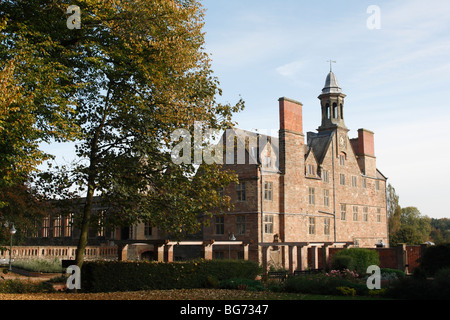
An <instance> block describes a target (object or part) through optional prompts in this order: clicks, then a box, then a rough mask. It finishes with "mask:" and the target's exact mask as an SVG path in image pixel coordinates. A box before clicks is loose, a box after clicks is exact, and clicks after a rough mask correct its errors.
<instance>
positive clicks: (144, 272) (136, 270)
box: [81, 260, 261, 292]
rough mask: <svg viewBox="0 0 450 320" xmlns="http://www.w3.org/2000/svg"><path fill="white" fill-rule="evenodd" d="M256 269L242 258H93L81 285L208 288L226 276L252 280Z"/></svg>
mask: <svg viewBox="0 0 450 320" xmlns="http://www.w3.org/2000/svg"><path fill="white" fill-rule="evenodd" d="M260 272H261V268H260V267H259V265H258V264H257V263H255V262H252V261H244V260H194V261H187V262H173V263H159V262H146V261H144V262H129V261H95V262H85V263H84V264H83V268H82V272H81V273H82V274H81V288H82V290H83V291H90V292H112V291H137V290H158V289H159V290H169V289H182V288H185V289H190V288H208V287H217V286H218V285H219V284H220V283H221V281H223V280H227V279H233V278H244V279H251V280H254V279H255V277H256V276H257V275H258V274H260Z"/></svg>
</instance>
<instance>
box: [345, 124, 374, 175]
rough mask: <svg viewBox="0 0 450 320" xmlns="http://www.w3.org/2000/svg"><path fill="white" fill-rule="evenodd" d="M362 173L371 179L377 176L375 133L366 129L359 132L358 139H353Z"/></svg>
mask: <svg viewBox="0 0 450 320" xmlns="http://www.w3.org/2000/svg"><path fill="white" fill-rule="evenodd" d="M350 141H351V144H352V147H353V150H354V151H355V154H356V156H357V158H358V164H359V166H360V168H361V170H362V172H363V173H364V174H365V175H367V176H370V177H375V176H376V170H377V168H376V158H375V144H374V133H373V132H372V131H369V130H366V129H359V130H358V138H355V139H351V140H350Z"/></svg>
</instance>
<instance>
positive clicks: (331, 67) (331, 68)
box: [327, 60, 336, 72]
mask: <svg viewBox="0 0 450 320" xmlns="http://www.w3.org/2000/svg"><path fill="white" fill-rule="evenodd" d="M327 62H329V63H330V72H332V71H333V66H332V63H336V61H334V60H328V61H327Z"/></svg>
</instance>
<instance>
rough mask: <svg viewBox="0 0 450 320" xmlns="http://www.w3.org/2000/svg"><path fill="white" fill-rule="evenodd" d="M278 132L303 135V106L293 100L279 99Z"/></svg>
mask: <svg viewBox="0 0 450 320" xmlns="http://www.w3.org/2000/svg"><path fill="white" fill-rule="evenodd" d="M278 101H279V103H280V130H287V131H291V132H295V133H300V134H303V115H302V107H303V105H302V104H301V103H300V102H298V101H295V100H291V99H288V98H284V97H283V98H280V99H279V100H278Z"/></svg>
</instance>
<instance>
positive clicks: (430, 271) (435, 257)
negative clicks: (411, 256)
mask: <svg viewBox="0 0 450 320" xmlns="http://www.w3.org/2000/svg"><path fill="white" fill-rule="evenodd" d="M419 267H420V268H421V269H422V270H423V271H424V272H425V273H426V274H427V275H428V276H434V275H435V273H436V272H437V271H438V270H440V269H443V268H448V267H450V243H446V244H439V245H436V246H431V247H428V248H427V249H426V250H425V252H424V254H423V256H422V257H421V259H420V266H419Z"/></svg>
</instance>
